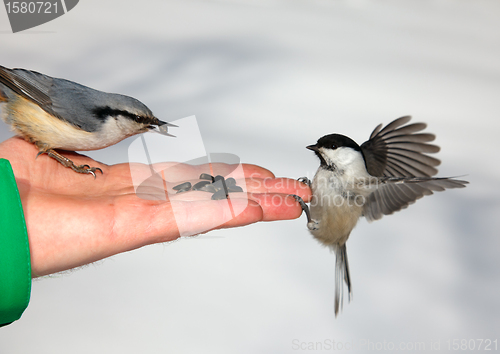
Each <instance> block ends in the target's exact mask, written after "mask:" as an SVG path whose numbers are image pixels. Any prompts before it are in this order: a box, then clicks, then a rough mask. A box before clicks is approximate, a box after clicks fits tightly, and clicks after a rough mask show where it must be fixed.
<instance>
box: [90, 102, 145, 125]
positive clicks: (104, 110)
mask: <svg viewBox="0 0 500 354" xmlns="http://www.w3.org/2000/svg"><path fill="white" fill-rule="evenodd" d="M92 113H93V114H94V116H95V117H96V118H97V119H99V120H101V121H105V120H106V118H107V117H115V118H116V117H118V116H123V117H128V118H130V119H131V120H133V121H135V122H137V123H146V124H147V123H152V121H153V118H151V117H143V116H139V115H137V114H133V113H130V112H128V111H124V110H122V109H112V108H111V107H109V106H106V107H97V108H94V109H93V110H92Z"/></svg>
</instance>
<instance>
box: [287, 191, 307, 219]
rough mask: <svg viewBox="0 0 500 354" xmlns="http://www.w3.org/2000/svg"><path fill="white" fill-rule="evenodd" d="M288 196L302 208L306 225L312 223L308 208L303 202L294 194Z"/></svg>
mask: <svg viewBox="0 0 500 354" xmlns="http://www.w3.org/2000/svg"><path fill="white" fill-rule="evenodd" d="M290 195H291V196H292V197H293V198H294V199H295V200H296V201H297V202H298V203H299V204H300V206H301V207H302V210H304V212H305V213H306V216H307V225H309V224H310V223H311V222H312V219H311V213H310V212H309V207H308V206H307V204H306V203H305V202H304V200H303V199H302V198H301V197H299V196H298V195H295V194H290Z"/></svg>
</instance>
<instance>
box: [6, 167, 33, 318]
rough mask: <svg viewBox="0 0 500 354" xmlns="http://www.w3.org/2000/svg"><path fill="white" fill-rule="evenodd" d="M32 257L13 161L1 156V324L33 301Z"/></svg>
mask: <svg viewBox="0 0 500 354" xmlns="http://www.w3.org/2000/svg"><path fill="white" fill-rule="evenodd" d="M30 294H31V260H30V249H29V243H28V233H27V231H26V223H25V221H24V213H23V206H22V204H21V198H20V197H19V190H18V189H17V184H16V179H15V177H14V173H13V171H12V167H11V166H10V163H9V161H7V160H5V159H0V327H1V326H4V325H7V324H9V323H11V322H13V321H16V320H18V319H19V318H20V317H21V315H22V314H23V312H24V310H25V309H26V307H28V303H29V301H30Z"/></svg>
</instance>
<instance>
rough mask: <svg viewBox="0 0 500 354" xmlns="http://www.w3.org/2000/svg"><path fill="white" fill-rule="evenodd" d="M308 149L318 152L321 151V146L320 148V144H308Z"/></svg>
mask: <svg viewBox="0 0 500 354" xmlns="http://www.w3.org/2000/svg"><path fill="white" fill-rule="evenodd" d="M306 149H309V150H312V151H316V152H319V148H318V145H316V144H314V145H309V146H306Z"/></svg>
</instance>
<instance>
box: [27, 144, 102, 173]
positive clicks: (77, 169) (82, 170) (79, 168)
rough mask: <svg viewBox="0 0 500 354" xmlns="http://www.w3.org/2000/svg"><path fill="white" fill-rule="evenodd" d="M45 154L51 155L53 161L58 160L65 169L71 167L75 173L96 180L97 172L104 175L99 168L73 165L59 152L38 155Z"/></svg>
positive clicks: (51, 151) (48, 151)
mask: <svg viewBox="0 0 500 354" xmlns="http://www.w3.org/2000/svg"><path fill="white" fill-rule="evenodd" d="M44 152H46V153H47V155H49V156H50V157H52V158H53V159H55V160H57V161H58V162H59V163H61V165H63V166H64V167H69V168H71V169H72V170H73V171H75V172H78V173H84V174H89V175H92V176H94V179H95V178H96V174H95V173H96V172H97V171H99V172H101V174H103V172H102V170H101V169H100V168H99V167H90V166H89V165H79V166H77V165H75V164H74V163H73V161H71V160H70V159H68V158H67V157H64V156H62V155H61V154H59V153H58V152H56V151H54V150H47V151H40V152H39V153H38V155H40V154H43V153H44ZM38 155H36V156H37V157H38Z"/></svg>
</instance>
